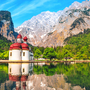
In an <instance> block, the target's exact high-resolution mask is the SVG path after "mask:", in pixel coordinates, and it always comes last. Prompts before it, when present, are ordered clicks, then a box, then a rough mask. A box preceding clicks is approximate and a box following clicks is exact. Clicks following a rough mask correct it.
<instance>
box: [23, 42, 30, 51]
mask: <svg viewBox="0 0 90 90" xmlns="http://www.w3.org/2000/svg"><path fill="white" fill-rule="evenodd" d="M21 46H22V50H29V47H28V45H27V44H26V43H22V44H21Z"/></svg>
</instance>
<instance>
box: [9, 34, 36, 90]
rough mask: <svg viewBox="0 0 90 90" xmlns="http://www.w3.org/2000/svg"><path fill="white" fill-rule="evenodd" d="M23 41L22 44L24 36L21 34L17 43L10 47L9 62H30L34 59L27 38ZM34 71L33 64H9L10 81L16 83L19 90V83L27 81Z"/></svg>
mask: <svg viewBox="0 0 90 90" xmlns="http://www.w3.org/2000/svg"><path fill="white" fill-rule="evenodd" d="M23 41H24V42H23V43H22V36H21V34H19V35H18V36H17V42H16V43H14V44H12V45H11V46H10V49H9V61H29V60H33V59H34V58H33V53H32V52H31V50H30V49H29V46H28V44H27V37H26V36H25V37H24V38H23ZM32 69H33V64H32V63H31V64H29V63H22V64H21V63H9V68H8V74H9V80H11V81H15V82H16V90H19V86H18V81H22V82H24V81H26V80H27V78H28V75H29V72H30V70H32Z"/></svg>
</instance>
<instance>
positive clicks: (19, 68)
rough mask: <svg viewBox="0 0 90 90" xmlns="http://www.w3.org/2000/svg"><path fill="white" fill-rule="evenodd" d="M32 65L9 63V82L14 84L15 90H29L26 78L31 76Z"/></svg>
mask: <svg viewBox="0 0 90 90" xmlns="http://www.w3.org/2000/svg"><path fill="white" fill-rule="evenodd" d="M32 71H33V63H10V64H9V67H8V74H9V80H11V81H13V82H16V87H15V88H16V90H29V87H28V85H27V79H28V76H30V75H31V74H32Z"/></svg>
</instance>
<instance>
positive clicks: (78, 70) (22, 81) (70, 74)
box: [0, 63, 90, 90]
mask: <svg viewBox="0 0 90 90" xmlns="http://www.w3.org/2000/svg"><path fill="white" fill-rule="evenodd" d="M0 90H90V63H79V64H69V65H65V64H63V63H58V64H56V65H55V64H50V65H44V64H43V65H41V64H40V65H39V64H38V65H33V64H9V65H8V64H0Z"/></svg>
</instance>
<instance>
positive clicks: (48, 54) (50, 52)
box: [43, 47, 56, 61]
mask: <svg viewBox="0 0 90 90" xmlns="http://www.w3.org/2000/svg"><path fill="white" fill-rule="evenodd" d="M43 57H44V58H48V59H50V61H51V59H52V58H56V52H55V50H54V49H53V48H49V47H47V48H46V49H45V50H44V53H43Z"/></svg>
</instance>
